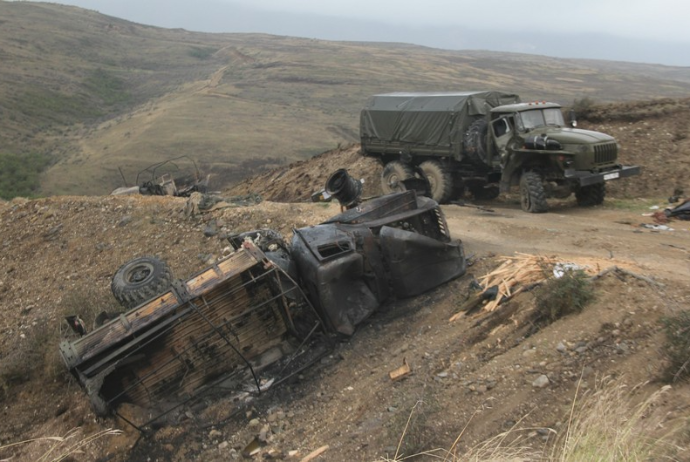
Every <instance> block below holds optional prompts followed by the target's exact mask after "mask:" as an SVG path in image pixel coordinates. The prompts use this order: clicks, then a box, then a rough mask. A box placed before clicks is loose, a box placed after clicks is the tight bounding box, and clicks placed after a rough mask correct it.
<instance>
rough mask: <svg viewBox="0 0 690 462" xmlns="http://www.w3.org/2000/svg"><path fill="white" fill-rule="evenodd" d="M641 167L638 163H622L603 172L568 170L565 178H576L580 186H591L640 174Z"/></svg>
mask: <svg viewBox="0 0 690 462" xmlns="http://www.w3.org/2000/svg"><path fill="white" fill-rule="evenodd" d="M639 174H640V167H639V166H637V165H622V166H620V167H617V168H615V169H613V170H607V171H605V172H601V173H592V172H587V171H578V170H566V171H565V175H564V176H565V178H566V179H568V180H575V181H577V183H578V184H579V185H580V186H589V185H593V184H597V183H604V182H606V181H610V180H617V179H619V178H626V177H629V176H634V175H639Z"/></svg>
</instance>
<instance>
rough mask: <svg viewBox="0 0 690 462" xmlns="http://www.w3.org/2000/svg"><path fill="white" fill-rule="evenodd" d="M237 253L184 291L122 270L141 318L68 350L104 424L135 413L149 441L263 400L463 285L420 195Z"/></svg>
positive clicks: (156, 273)
mask: <svg viewBox="0 0 690 462" xmlns="http://www.w3.org/2000/svg"><path fill="white" fill-rule="evenodd" d="M228 239H229V241H230V243H231V244H232V245H233V247H234V248H235V249H236V250H235V251H234V252H233V253H232V254H230V255H229V256H227V257H226V258H224V259H222V260H220V261H219V262H218V263H217V264H215V265H213V266H211V267H209V268H207V269H205V270H203V271H201V272H200V273H198V274H196V275H194V276H192V277H191V278H189V279H186V280H184V281H183V280H172V278H171V277H170V275H169V272H168V271H167V270H165V269H164V268H162V267H160V266H158V264H157V263H156V264H153V263H151V260H150V259H140V260H139V261H134V263H132V264H125V265H123V267H122V268H121V269H120V270H118V273H117V274H116V275H115V278H114V279H113V292H114V294H115V295H116V296H117V298H118V299H120V300H121V301H122V302H124V304H125V305H126V306H132V305H136V306H135V307H134V308H132V309H130V310H129V311H126V312H124V313H122V314H119V315H118V316H116V317H114V319H111V320H110V321H108V322H106V323H105V324H104V325H102V326H101V327H99V328H97V329H96V330H94V331H93V332H90V333H88V334H86V335H84V336H82V337H80V338H79V339H77V340H74V341H63V342H62V343H61V345H60V352H61V355H62V357H63V359H64V361H65V363H66V365H67V367H68V368H69V370H70V372H71V373H72V374H73V375H74V376H75V377H76V378H77V379H78V381H79V383H80V384H81V386H82V387H83V388H84V390H85V391H86V393H87V395H88V396H89V399H90V400H91V403H92V406H93V408H94V410H95V412H96V413H97V414H99V415H106V414H108V413H110V412H115V413H118V415H121V414H119V411H118V409H119V408H120V406H121V405H123V404H124V403H132V404H134V405H136V407H137V408H138V409H141V410H142V411H141V412H140V413H139V414H137V415H138V417H137V418H136V419H134V418H133V417H132V416H131V415H130V414H128V419H129V420H130V423H132V424H133V425H135V426H136V427H137V428H140V429H142V428H146V427H148V426H151V425H152V424H154V423H155V422H159V423H160V422H163V423H164V422H174V421H175V418H177V417H179V416H181V415H183V414H184V412H183V410H184V409H185V408H186V407H187V406H192V405H195V404H198V403H201V402H202V401H203V402H206V400H208V399H211V398H212V397H214V396H218V397H221V396H225V397H227V396H228V395H233V396H240V395H241V394H242V393H245V394H246V393H250V392H251V393H255V394H258V393H261V391H262V390H265V389H266V387H268V386H270V385H276V384H277V383H279V382H280V381H283V380H285V379H287V378H288V377H289V376H290V375H291V374H294V373H296V372H297V371H299V370H302V369H303V368H304V367H307V366H308V365H309V364H311V363H313V362H314V361H315V360H316V359H318V358H320V357H321V356H322V355H323V354H325V353H327V352H328V351H329V349H328V345H329V344H330V343H332V340H333V339H334V338H337V337H338V336H349V335H352V334H353V333H354V332H355V329H356V327H357V325H358V324H360V323H362V321H364V320H365V319H367V318H368V317H369V316H371V315H372V314H373V313H374V312H376V310H377V309H378V308H379V307H380V306H381V305H382V304H383V303H385V302H386V301H388V300H391V299H394V298H403V297H411V296H415V295H417V294H420V293H422V292H424V291H427V290H429V289H432V288H434V287H436V286H438V285H440V284H442V283H444V282H446V281H449V280H451V279H453V278H456V277H459V276H461V275H463V274H464V273H465V271H466V262H465V256H464V252H463V246H462V243H461V241H459V240H453V239H451V236H450V233H449V231H448V227H447V224H446V220H445V217H444V215H443V213H442V211H441V210H440V208H439V207H438V204H437V203H436V202H435V201H433V200H432V199H429V198H426V197H421V196H418V195H417V194H416V192H415V191H414V190H409V191H405V192H400V193H394V194H390V195H386V196H382V197H379V198H376V199H373V200H370V201H366V202H364V203H361V204H358V205H355V204H353V207H352V208H350V209H348V210H345V211H344V212H342V213H341V214H339V215H337V216H335V217H333V218H331V219H329V220H327V221H325V222H323V223H320V224H318V225H316V226H309V227H305V228H301V229H295V230H294V235H293V237H292V240H291V242H290V243H289V244H288V243H287V242H286V241H285V240H284V239H283V238H282V236H281V235H280V234H279V233H277V232H275V231H272V230H269V229H261V230H254V231H249V232H246V233H242V234H238V235H234V236H231V237H230V238H228ZM168 279H170V280H172V282H171V283H170V284H169V286H168V287H166V288H165V289H163V292H162V293H156V294H155V295H154V296H150V294H151V292H150V290H152V291H153V292H160V291H161V287H162V286H165V282H166V281H167V280H168ZM116 281H117V282H116ZM150 286H154V287H155V288H154V289H149V287H150ZM250 390H251V391H250ZM134 420H136V421H134Z"/></svg>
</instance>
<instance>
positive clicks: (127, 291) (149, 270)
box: [110, 256, 173, 309]
mask: <svg viewBox="0 0 690 462" xmlns="http://www.w3.org/2000/svg"><path fill="white" fill-rule="evenodd" d="M172 281H173V274H172V271H171V270H170V268H169V267H168V265H167V264H166V263H165V262H164V261H162V260H159V259H158V258H156V257H150V256H146V257H139V258H135V259H134V260H131V261H129V262H127V263H125V264H124V265H122V266H121V267H120V268H119V269H118V270H117V271H116V272H115V275H114V276H113V280H112V282H111V283H110V289H111V290H112V291H113V295H114V296H115V298H116V299H117V301H118V302H119V303H120V305H122V306H124V307H125V308H127V309H131V308H134V307H136V306H139V305H141V304H142V303H144V302H145V301H147V300H149V299H151V298H153V297H155V296H156V295H159V294H162V293H163V292H165V291H166V290H168V288H169V287H170V285H171V284H172Z"/></svg>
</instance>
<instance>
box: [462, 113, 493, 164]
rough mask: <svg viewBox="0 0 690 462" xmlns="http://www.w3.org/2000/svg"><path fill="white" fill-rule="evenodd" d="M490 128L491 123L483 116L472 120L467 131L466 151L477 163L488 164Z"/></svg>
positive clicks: (464, 145)
mask: <svg viewBox="0 0 690 462" xmlns="http://www.w3.org/2000/svg"><path fill="white" fill-rule="evenodd" d="M488 128H489V125H488V122H487V121H486V119H484V118H481V119H477V120H475V121H474V122H472V125H470V128H468V129H467V132H465V139H464V140H463V141H464V142H463V147H464V152H465V154H467V157H469V159H470V160H471V161H472V162H474V163H475V164H481V165H486V164H487V155H486V151H487V149H486V136H487V130H488Z"/></svg>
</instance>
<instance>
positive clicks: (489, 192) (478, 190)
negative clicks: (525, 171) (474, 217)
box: [471, 186, 501, 201]
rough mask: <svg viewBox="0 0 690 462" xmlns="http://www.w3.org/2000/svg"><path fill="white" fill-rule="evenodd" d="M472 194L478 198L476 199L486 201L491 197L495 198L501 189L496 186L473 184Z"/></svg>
mask: <svg viewBox="0 0 690 462" xmlns="http://www.w3.org/2000/svg"><path fill="white" fill-rule="evenodd" d="M471 192H472V196H473V197H474V198H475V199H476V200H478V201H488V200H491V199H496V198H497V197H498V196H499V194H500V193H501V190H500V189H498V186H489V187H484V186H475V187H474V188H472V189H471Z"/></svg>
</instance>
